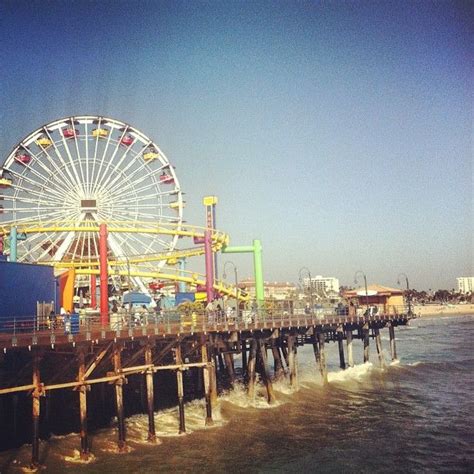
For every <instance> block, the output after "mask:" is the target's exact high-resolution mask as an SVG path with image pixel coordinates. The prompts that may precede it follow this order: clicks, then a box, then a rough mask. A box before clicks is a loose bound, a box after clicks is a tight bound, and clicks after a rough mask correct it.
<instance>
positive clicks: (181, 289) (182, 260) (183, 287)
mask: <svg viewBox="0 0 474 474" xmlns="http://www.w3.org/2000/svg"><path fill="white" fill-rule="evenodd" d="M178 264H179V276H182V277H184V276H186V275H185V274H184V272H185V270H186V258H184V257H183V258H180V259H179V260H178ZM178 288H179V292H180V293H184V292H185V291H186V283H185V282H184V281H180V282H179V283H178Z"/></svg>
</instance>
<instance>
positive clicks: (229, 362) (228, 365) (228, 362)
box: [224, 351, 235, 388]
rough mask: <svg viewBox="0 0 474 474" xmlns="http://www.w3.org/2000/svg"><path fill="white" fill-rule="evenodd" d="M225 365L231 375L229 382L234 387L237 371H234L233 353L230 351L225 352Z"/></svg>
mask: <svg viewBox="0 0 474 474" xmlns="http://www.w3.org/2000/svg"><path fill="white" fill-rule="evenodd" d="M224 360H225V366H226V368H227V375H228V376H229V383H230V386H231V388H234V382H235V373H234V360H233V357H232V354H231V353H230V352H228V351H226V352H224Z"/></svg>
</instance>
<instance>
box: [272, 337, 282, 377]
mask: <svg viewBox="0 0 474 474" xmlns="http://www.w3.org/2000/svg"><path fill="white" fill-rule="evenodd" d="M271 345H272V355H273V370H274V372H275V379H276V380H279V379H281V378H282V377H284V376H285V370H284V369H283V362H282V360H281V355H280V349H279V348H278V346H277V345H276V343H275V339H272V340H271Z"/></svg>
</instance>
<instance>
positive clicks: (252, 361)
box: [247, 338, 257, 399]
mask: <svg viewBox="0 0 474 474" xmlns="http://www.w3.org/2000/svg"><path fill="white" fill-rule="evenodd" d="M256 356H257V341H256V340H255V339H254V338H252V339H251V340H250V351H249V363H248V368H247V373H248V378H249V386H248V396H249V398H251V399H253V398H254V397H255V365H256Z"/></svg>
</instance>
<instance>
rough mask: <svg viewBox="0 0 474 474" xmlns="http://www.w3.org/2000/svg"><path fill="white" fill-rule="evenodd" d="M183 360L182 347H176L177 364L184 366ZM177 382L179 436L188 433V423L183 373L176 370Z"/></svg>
mask: <svg viewBox="0 0 474 474" xmlns="http://www.w3.org/2000/svg"><path fill="white" fill-rule="evenodd" d="M182 363H183V358H182V356H181V345H180V344H178V346H177V347H176V364H182ZM176 382H177V386H178V409H179V434H181V433H186V423H185V418H184V386H183V371H182V370H181V369H177V370H176Z"/></svg>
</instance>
